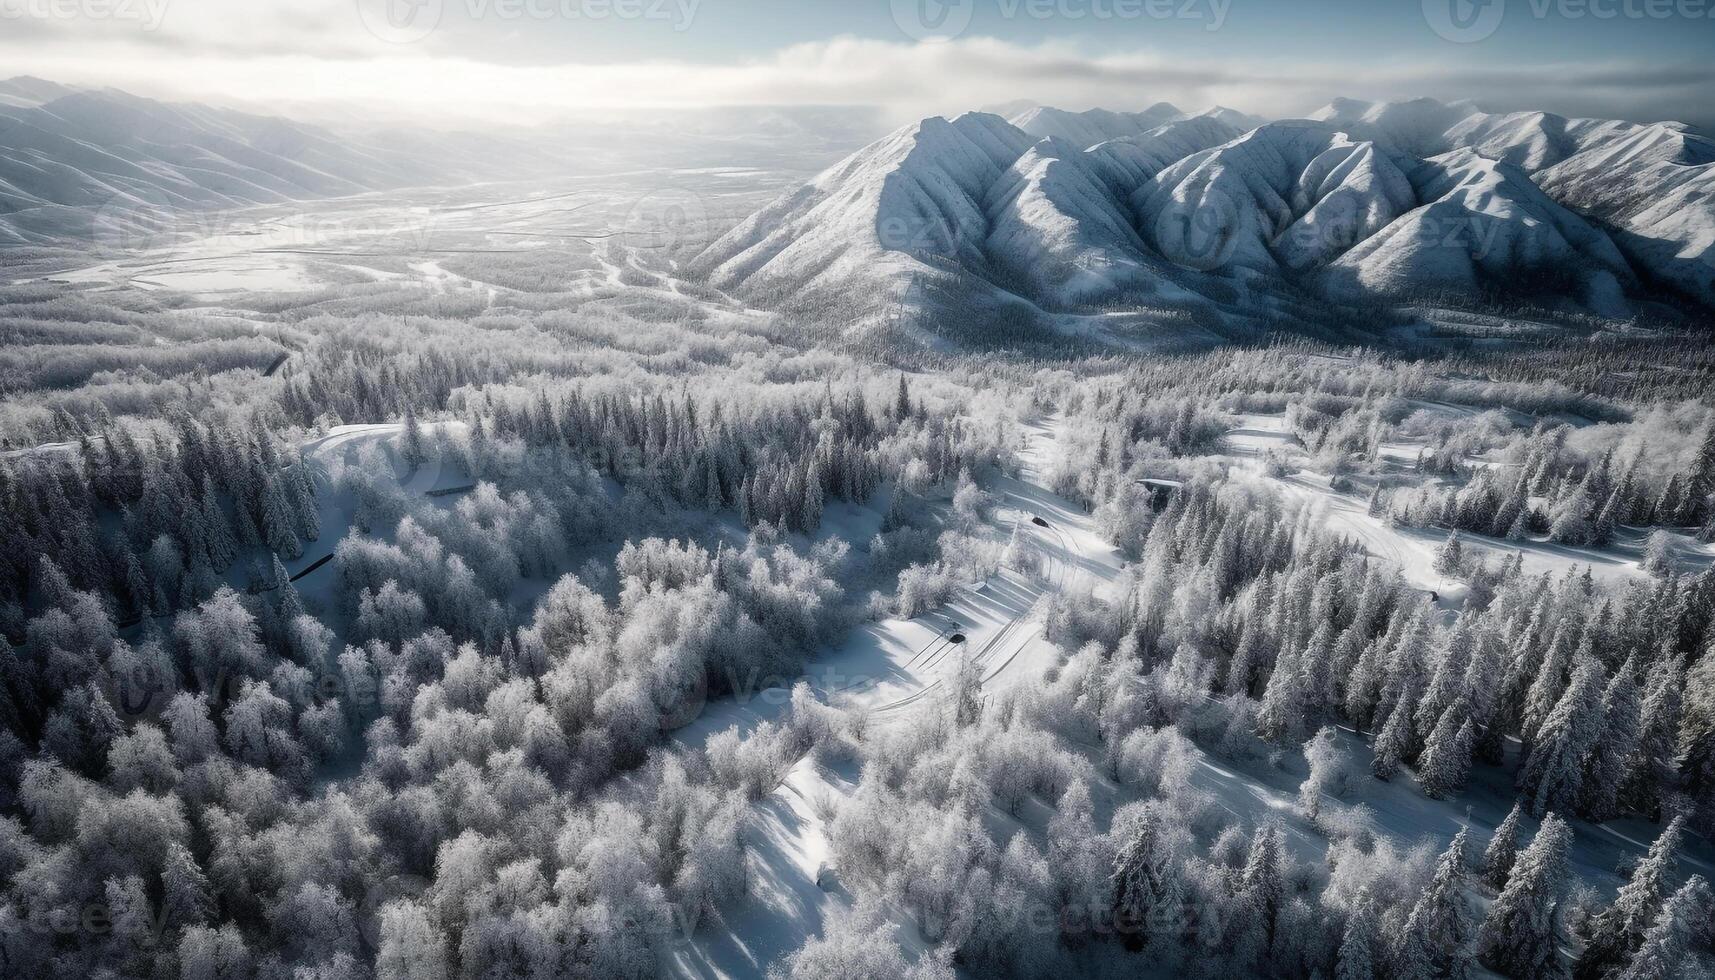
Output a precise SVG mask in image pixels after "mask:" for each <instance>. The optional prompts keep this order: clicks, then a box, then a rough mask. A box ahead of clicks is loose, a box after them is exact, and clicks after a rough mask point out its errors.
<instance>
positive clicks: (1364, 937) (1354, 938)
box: [1334, 896, 1379, 980]
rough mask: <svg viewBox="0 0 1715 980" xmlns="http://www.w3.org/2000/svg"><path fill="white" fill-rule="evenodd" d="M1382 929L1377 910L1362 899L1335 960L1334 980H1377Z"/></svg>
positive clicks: (1347, 919) (1354, 910) (1350, 917)
mask: <svg viewBox="0 0 1715 980" xmlns="http://www.w3.org/2000/svg"><path fill="white" fill-rule="evenodd" d="M1378 935H1379V927H1378V924H1377V922H1376V913H1375V907H1374V905H1373V904H1372V903H1371V902H1370V899H1369V898H1368V897H1367V896H1366V897H1364V898H1360V899H1359V900H1358V902H1357V904H1356V906H1355V907H1353V909H1352V914H1351V915H1349V916H1347V917H1346V931H1345V934H1344V935H1342V936H1341V937H1340V950H1339V952H1338V954H1337V955H1336V957H1335V960H1334V980H1376V955H1375V950H1376V945H1377V939H1378Z"/></svg>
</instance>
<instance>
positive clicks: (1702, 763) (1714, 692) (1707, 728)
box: [1679, 652, 1715, 824]
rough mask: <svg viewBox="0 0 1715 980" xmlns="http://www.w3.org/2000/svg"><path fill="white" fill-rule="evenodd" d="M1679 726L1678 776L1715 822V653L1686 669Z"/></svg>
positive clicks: (1707, 816) (1692, 796) (1702, 809)
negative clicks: (1683, 700) (1683, 703)
mask: <svg viewBox="0 0 1715 980" xmlns="http://www.w3.org/2000/svg"><path fill="white" fill-rule="evenodd" d="M1679 725H1680V727H1679V778H1680V780H1681V782H1682V784H1683V785H1684V787H1685V791H1686V793H1688V794H1689V795H1690V796H1691V798H1692V799H1693V800H1694V801H1696V802H1697V804H1698V806H1699V808H1700V809H1701V811H1702V813H1703V814H1704V819H1705V820H1706V821H1707V822H1709V823H1712V824H1715V653H1708V652H1706V653H1704V655H1703V656H1702V657H1701V658H1699V659H1698V661H1697V662H1696V663H1695V664H1693V665H1692V667H1691V669H1690V670H1688V671H1686V673H1685V708H1684V711H1683V713H1682V714H1681V716H1680V723H1679Z"/></svg>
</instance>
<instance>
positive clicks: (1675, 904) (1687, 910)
mask: <svg viewBox="0 0 1715 980" xmlns="http://www.w3.org/2000/svg"><path fill="white" fill-rule="evenodd" d="M1712 906H1715V890H1711V889H1710V887H1709V885H1708V883H1707V882H1705V881H1704V880H1703V878H1702V876H1700V875H1692V876H1691V878H1690V880H1688V881H1686V883H1685V884H1683V885H1681V886H1680V888H1679V890H1678V891H1676V892H1674V893H1673V896H1672V897H1671V898H1669V899H1668V900H1667V902H1666V904H1665V905H1663V906H1662V910H1661V913H1660V914H1659V915H1658V916H1656V920H1655V924H1654V925H1652V926H1650V929H1649V932H1647V933H1645V934H1644V939H1643V943H1642V945H1641V946H1640V947H1639V948H1638V951H1637V952H1636V953H1635V954H1633V956H1632V961H1631V962H1630V963H1629V964H1627V965H1626V968H1625V969H1624V970H1621V971H1620V972H1619V973H1618V974H1617V977H1618V980H1670V978H1674V977H1682V976H1690V975H1692V974H1691V973H1690V971H1688V970H1687V969H1686V967H1687V965H1688V960H1689V958H1690V957H1691V956H1692V955H1693V950H1695V948H1696V946H1697V944H1698V943H1699V942H1707V941H1708V939H1707V932H1708V928H1709V909H1710V908H1711V907H1712ZM1699 933H1703V934H1704V935H1701V936H1700V935H1699Z"/></svg>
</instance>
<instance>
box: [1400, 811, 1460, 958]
mask: <svg viewBox="0 0 1715 980" xmlns="http://www.w3.org/2000/svg"><path fill="white" fill-rule="evenodd" d="M1469 835H1470V829H1469V828H1467V827H1461V828H1460V829H1459V833H1457V834H1455V835H1454V837H1453V842H1452V843H1451V844H1449V845H1448V847H1447V850H1446V851H1445V852H1443V853H1442V855H1441V860H1440V862H1439V863H1437V864H1436V866H1435V877H1434V878H1432V879H1430V882H1429V887H1428V888H1426V889H1425V890H1424V892H1423V894H1422V895H1420V896H1418V899H1417V904H1416V905H1414V906H1412V909H1411V914H1410V915H1409V916H1408V917H1407V918H1406V920H1405V931H1404V933H1403V936H1404V940H1403V943H1402V948H1401V950H1400V957H1399V959H1400V967H1399V969H1398V970H1397V971H1396V972H1397V973H1398V974H1399V975H1400V976H1406V977H1450V978H1460V980H1462V978H1466V977H1469V976H1470V975H1471V973H1472V967H1473V963H1472V949H1471V940H1472V936H1473V933H1474V931H1475V930H1474V924H1473V923H1472V921H1471V910H1470V908H1469V907H1468V906H1467V905H1466V903H1465V849H1466V841H1467V838H1468V837H1469Z"/></svg>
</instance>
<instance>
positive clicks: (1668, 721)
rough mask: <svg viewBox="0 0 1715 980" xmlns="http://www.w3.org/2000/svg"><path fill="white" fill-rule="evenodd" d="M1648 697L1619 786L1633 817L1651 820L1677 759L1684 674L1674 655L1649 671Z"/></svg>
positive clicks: (1676, 655)
mask: <svg viewBox="0 0 1715 980" xmlns="http://www.w3.org/2000/svg"><path fill="white" fill-rule="evenodd" d="M1648 687H1649V694H1648V696H1647V697H1646V698H1645V699H1644V705H1643V712H1642V720H1641V721H1640V722H1639V724H1638V744H1637V748H1636V750H1635V751H1633V753H1632V757H1631V759H1630V761H1629V763H1628V765H1627V769H1626V775H1625V777H1624V778H1623V780H1622V783H1621V791H1620V793H1621V798H1622V800H1623V801H1624V804H1625V807H1626V808H1627V809H1628V810H1630V811H1631V812H1633V813H1638V814H1641V815H1643V816H1645V817H1648V818H1649V819H1651V820H1654V819H1656V814H1657V812H1658V811H1659V810H1660V808H1661V799H1662V790H1663V788H1664V787H1666V786H1667V785H1668V783H1669V781H1670V780H1672V779H1673V778H1674V774H1675V771H1676V762H1677V760H1678V758H1679V721H1680V716H1681V714H1682V701H1681V698H1682V696H1683V691H1684V689H1685V673H1684V670H1683V668H1682V667H1681V665H1680V659H1679V656H1678V654H1675V653H1671V652H1670V653H1668V654H1667V655H1666V656H1664V657H1663V658H1662V659H1661V660H1660V661H1658V662H1657V663H1656V665H1655V667H1654V668H1652V669H1651V670H1650V679H1649V685H1648Z"/></svg>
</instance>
